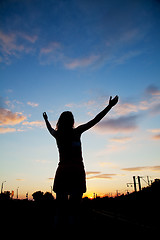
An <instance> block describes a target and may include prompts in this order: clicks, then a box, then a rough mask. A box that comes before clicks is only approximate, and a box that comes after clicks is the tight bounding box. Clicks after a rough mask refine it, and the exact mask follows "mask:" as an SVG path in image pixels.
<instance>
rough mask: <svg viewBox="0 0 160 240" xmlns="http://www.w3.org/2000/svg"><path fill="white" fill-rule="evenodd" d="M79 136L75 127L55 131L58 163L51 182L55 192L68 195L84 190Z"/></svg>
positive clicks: (83, 172)
mask: <svg viewBox="0 0 160 240" xmlns="http://www.w3.org/2000/svg"><path fill="white" fill-rule="evenodd" d="M80 137H81V134H80V133H79V132H78V131H77V130H76V129H72V130H70V131H68V132H65V133H59V132H58V131H57V132H56V135H55V138H56V142H57V146H58V150H59V164H58V168H57V170H56V174H55V178H54V184H53V190H54V192H55V193H66V194H68V195H70V194H73V193H81V194H82V193H84V192H86V175H85V169H84V164H83V158H82V149H81V140H80Z"/></svg>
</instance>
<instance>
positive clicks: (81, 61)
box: [64, 55, 99, 70]
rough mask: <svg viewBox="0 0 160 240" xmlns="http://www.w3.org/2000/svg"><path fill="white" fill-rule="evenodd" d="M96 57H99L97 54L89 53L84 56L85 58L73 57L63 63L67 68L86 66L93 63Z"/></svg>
mask: <svg viewBox="0 0 160 240" xmlns="http://www.w3.org/2000/svg"><path fill="white" fill-rule="evenodd" d="M98 59H99V56H98V55H91V56H89V57H85V58H77V59H73V60H71V61H69V62H68V63H67V62H66V63H65V64H64V65H65V67H66V68H67V69H71V70H74V69H76V68H81V67H88V66H90V65H92V64H94V63H95V62H96V61H97V60H98Z"/></svg>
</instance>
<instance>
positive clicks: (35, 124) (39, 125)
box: [22, 121, 45, 128]
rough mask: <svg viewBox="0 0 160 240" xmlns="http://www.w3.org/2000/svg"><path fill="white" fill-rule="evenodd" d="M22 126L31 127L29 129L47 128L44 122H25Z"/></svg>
mask: <svg viewBox="0 0 160 240" xmlns="http://www.w3.org/2000/svg"><path fill="white" fill-rule="evenodd" d="M22 125H24V126H29V127H41V128H43V127H44V126H45V124H44V121H32V122H28V121H26V122H23V123H22Z"/></svg>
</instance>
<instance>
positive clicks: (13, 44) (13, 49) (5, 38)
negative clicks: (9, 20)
mask: <svg viewBox="0 0 160 240" xmlns="http://www.w3.org/2000/svg"><path fill="white" fill-rule="evenodd" d="M37 38H38V37H37V36H36V35H33V36H31V35H29V34H27V33H24V32H18V31H16V32H13V31H12V32H9V33H7V32H4V31H0V50H1V62H4V63H6V64H10V63H11V58H12V57H19V56H20V55H21V54H22V53H25V54H28V53H30V52H32V51H33V47H32V45H33V44H34V43H35V42H36V40H37Z"/></svg>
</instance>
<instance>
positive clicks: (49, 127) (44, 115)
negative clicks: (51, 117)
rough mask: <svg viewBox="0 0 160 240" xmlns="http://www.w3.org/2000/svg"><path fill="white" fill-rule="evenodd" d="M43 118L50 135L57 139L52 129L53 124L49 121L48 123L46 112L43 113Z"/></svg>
mask: <svg viewBox="0 0 160 240" xmlns="http://www.w3.org/2000/svg"><path fill="white" fill-rule="evenodd" d="M43 118H44V120H45V122H46V126H47V129H48V131H49V132H50V134H51V135H52V136H53V137H55V133H56V131H55V130H54V129H53V128H52V127H51V124H50V123H49V121H48V116H47V114H46V112H44V113H43Z"/></svg>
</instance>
